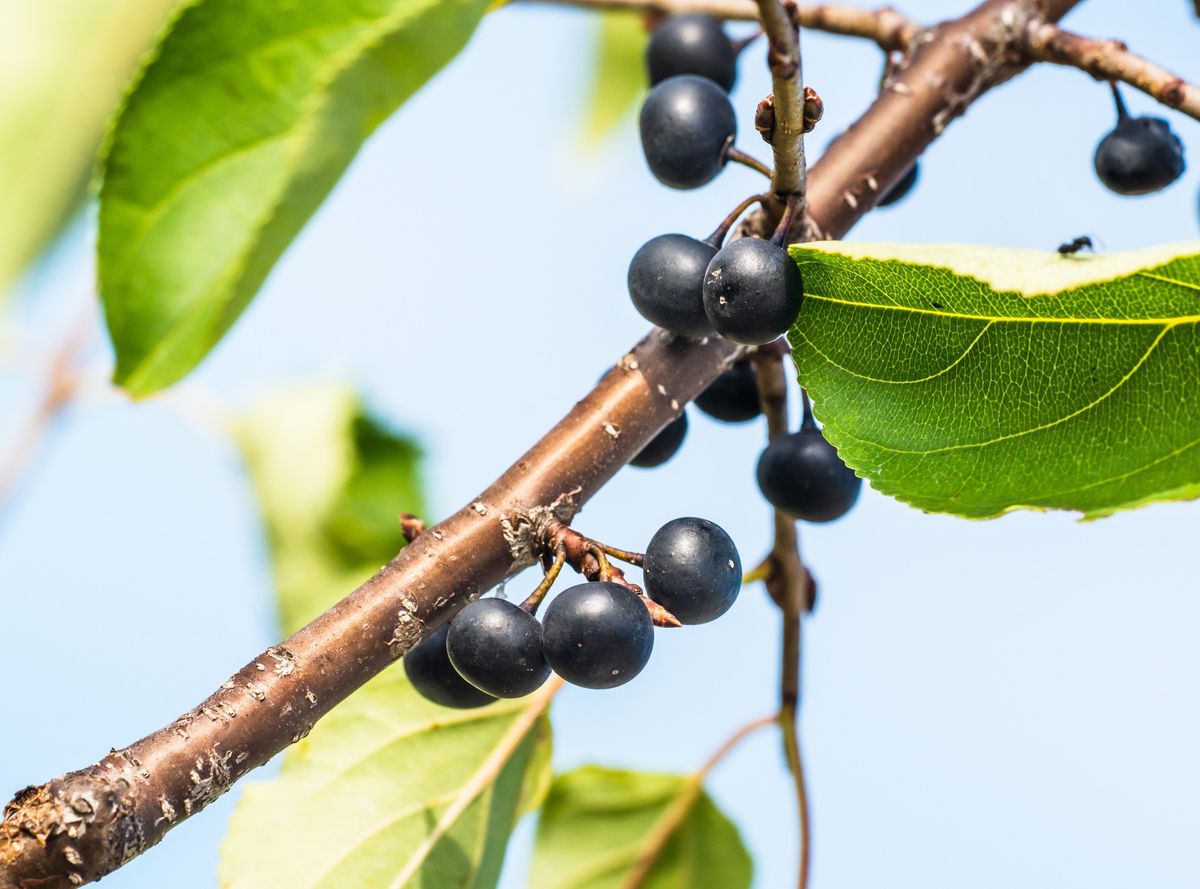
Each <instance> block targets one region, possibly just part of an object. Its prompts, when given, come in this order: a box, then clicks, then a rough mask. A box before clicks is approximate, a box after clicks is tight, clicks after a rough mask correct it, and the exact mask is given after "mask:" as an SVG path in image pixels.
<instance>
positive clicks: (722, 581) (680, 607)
mask: <svg viewBox="0 0 1200 889" xmlns="http://www.w3.org/2000/svg"><path fill="white" fill-rule="evenodd" d="M644 569H645V579H646V593H647V595H649V596H650V598H651V599H653V600H654V601H655V602H657V603H658V604H659V605H661V606H662V607H663V608H665V609H667V611H669V612H671V613H672V614H674V615H675V616H676V617H677V618H679V621H680V623H684V624H703V623H708V622H709V621H710V620H716V619H717V618H718V617H720V616H721V615H722V614H724V613H725V612H726V611H728V610H729V609H730V607H731V606H732V605H733V602H734V600H735V599H737V595H738V592H739V591H740V590H741V588H742V560H741V557H740V556H738V551H737V547H735V546H734V545H733V541H732V540H730V539H729V535H728V534H726V533H725V530H724V529H723V528H722V527H721V526H720V525H715V524H713V523H712V522H710V521H707V520H705V519H696V518H682V519H674V520H673V521H670V522H667V523H666V524H665V525H663V526H662V527H661V528H659V529H658V531H656V532H655V534H654V536H653V537H652V538H650V545H649V546H647V547H646V561H645V565H644Z"/></svg>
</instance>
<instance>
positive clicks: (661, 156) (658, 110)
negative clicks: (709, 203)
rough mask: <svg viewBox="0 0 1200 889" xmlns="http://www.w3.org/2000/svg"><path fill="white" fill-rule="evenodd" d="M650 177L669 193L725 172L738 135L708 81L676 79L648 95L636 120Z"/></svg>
mask: <svg viewBox="0 0 1200 889" xmlns="http://www.w3.org/2000/svg"><path fill="white" fill-rule="evenodd" d="M638 124H639V127H640V129H641V135H642V151H643V152H644V153H645V155H646V163H647V164H649V165H650V172H651V173H653V174H654V176H655V178H656V179H658V181H659V182H661V183H662V184H663V185H668V186H670V187H671V188H699V187H700V186H701V185H705V184H706V183H708V182H711V181H712V180H713V178H714V177H715V176H716V175H717V174H718V173H720V172H721V170H722V169H723V168H724V167H725V162H726V160H727V157H726V151H727V150H728V147H729V146H730V145H731V144H732V142H733V137H734V134H735V133H736V132H737V119H736V118H735V117H734V114H733V106H732V105H731V104H730V103H729V96H727V95H726V94H725V92H724V90H722V89H721V88H720V87H719V86H717V85H716V84H715V83H714V82H713V81H711V80H709V79H708V78H707V77H699V76H697V75H695V74H680V75H677V76H675V77H668V78H667V79H666V80H664V81H663V82H662V83H660V84H658V86H656V87H654V89H652V90H651V91H650V95H649V96H647V97H646V101H645V102H644V103H643V104H642V111H641V114H640V116H639V117H638Z"/></svg>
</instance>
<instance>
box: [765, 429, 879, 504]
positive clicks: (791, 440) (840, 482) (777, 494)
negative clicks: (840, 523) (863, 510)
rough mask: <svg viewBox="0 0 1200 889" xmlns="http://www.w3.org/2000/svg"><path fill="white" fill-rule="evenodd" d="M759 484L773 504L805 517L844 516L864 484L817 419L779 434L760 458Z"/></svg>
mask: <svg viewBox="0 0 1200 889" xmlns="http://www.w3.org/2000/svg"><path fill="white" fill-rule="evenodd" d="M758 487H759V490H761V491H762V493H763V496H764V497H766V498H767V500H768V501H770V503H771V505H772V506H775V507H777V508H778V509H781V510H783V511H784V512H786V513H789V514H791V515H793V516H795V517H796V518H798V519H803V520H804V521H806V522H832V521H833V520H834V519H840V518H841V517H842V516H844V515H845V514H846V513H847V512H849V511H850V507H852V506H853V505H854V501H856V500H857V499H858V492H859V490H860V489H861V488H862V479H861V478H859V477H858V476H856V475H855V474H854V472H853V471H852V470H851V469H850V468H849V467H848V466H846V464H845V463H843V462H842V458H841V457H839V456H838V453H837V451H836V450H835V449H834V447H833V445H831V444H830V443H829V442H827V441H826V440H825V436H824V435H822V434H821V430H820V429H818V428H817V427H816V425H815V424H811V423H806V424H805V425H803V426H801V427H800V431H799V432H793V433H792V434H791V435H784V436H781V437H780V438H777V439H775V440H774V441H772V442H771V443H770V444H769V445H767V448H766V450H765V451H763V452H762V456H761V457H759V458H758Z"/></svg>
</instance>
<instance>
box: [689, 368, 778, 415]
mask: <svg viewBox="0 0 1200 889" xmlns="http://www.w3.org/2000/svg"><path fill="white" fill-rule="evenodd" d="M695 403H696V407H698V408H700V410H702V411H704V413H706V414H708V415H709V416H710V417H712V418H713V419H715V420H723V421H724V422H726V423H745V422H746V421H747V420H753V419H754V418H755V417H757V416H758V415H759V414H760V413H761V412H762V407H761V406H760V405H759V403H758V380H757V379H756V378H755V374H754V365H753V364H752V363H751V362H750V360H749V359H747V358H743V359H742V360H741V361H739V362H737V363H736V364H735V365H734V366H733V367H731V368H729V370H727V371H725V373H723V374H721V375H720V376H719V377H717V378H716V379H715V380H713V381H712V383H710V384H709V387H708V388H707V389H705V390H704V391H703V392H701V393H700V394H699V395H698V396H696V402H695Z"/></svg>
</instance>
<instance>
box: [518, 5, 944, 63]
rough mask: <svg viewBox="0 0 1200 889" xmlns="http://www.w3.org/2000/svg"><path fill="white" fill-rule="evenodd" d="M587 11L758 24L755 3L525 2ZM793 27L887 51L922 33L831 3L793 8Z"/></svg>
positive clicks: (889, 16) (890, 12) (884, 13)
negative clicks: (702, 17) (690, 15)
mask: <svg viewBox="0 0 1200 889" xmlns="http://www.w3.org/2000/svg"><path fill="white" fill-rule="evenodd" d="M525 2H539V3H554V4H558V5H562V6H580V7H585V8H588V9H602V10H627V11H630V12H646V13H650V14H652V15H680V14H683V13H705V14H708V15H714V16H716V17H717V18H721V19H726V20H729V21H748V22H751V21H758V20H759V19H758V5H757V3H756V0H525ZM795 19H796V24H797V25H799V26H800V27H802V28H810V29H812V30H814V31H825V32H827V33H829V34H839V35H841V36H844V37H861V38H864V39H866V40H873V41H875V42H876V43H878V44H879V46H880V47H881V48H883V49H885V50H887V51H889V52H890V51H902V50H905V49H906V48H907V47H908V45H909V44H910V43H912V41H913V40H914V39H915V38H916V37H917V35H918V34H920V33H921V26H920V25H918V24H917V23H916V22H914V21H912V20H911V19H909V18H906V17H905V16H903V15H901V14H900V13H899V12H897V11H896V10H894V9H892V8H891V7H890V6H884V7H881V8H879V9H875V10H872V9H856V8H855V7H853V6H840V5H838V4H833V3H819V4H808V5H804V6H797V7H796V9H795Z"/></svg>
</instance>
